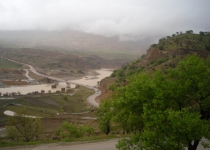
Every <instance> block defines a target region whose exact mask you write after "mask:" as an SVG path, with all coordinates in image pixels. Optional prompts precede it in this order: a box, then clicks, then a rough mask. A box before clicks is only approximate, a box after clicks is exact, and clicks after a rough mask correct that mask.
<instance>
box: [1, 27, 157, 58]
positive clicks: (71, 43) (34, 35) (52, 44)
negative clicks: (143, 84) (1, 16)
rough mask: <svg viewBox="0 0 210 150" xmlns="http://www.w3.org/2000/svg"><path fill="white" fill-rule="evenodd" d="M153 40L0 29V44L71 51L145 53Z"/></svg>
mask: <svg viewBox="0 0 210 150" xmlns="http://www.w3.org/2000/svg"><path fill="white" fill-rule="evenodd" d="M153 42H154V40H152V39H149V38H148V39H144V40H142V41H140V40H138V41H122V40H119V37H118V36H113V37H106V36H102V35H95V34H90V33H84V32H80V31H73V30H63V31H41V30H33V31H32V30H28V31H26V30H25V31H0V45H1V46H2V47H11V48H39V49H48V50H67V51H68V50H69V51H71V50H73V51H75V50H76V51H81V50H85V51H113V52H114V51H119V52H120V51H121V52H125V51H127V52H131V53H138V54H139V55H141V54H143V53H145V51H146V49H147V48H148V46H149V45H151V43H153Z"/></svg>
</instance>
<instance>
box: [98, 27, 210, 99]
mask: <svg viewBox="0 0 210 150" xmlns="http://www.w3.org/2000/svg"><path fill="white" fill-rule="evenodd" d="M188 54H197V55H199V56H200V57H203V58H205V57H208V56H209V54H210V33H209V32H202V31H201V32H200V34H193V33H192V31H191V30H189V31H186V33H184V34H183V33H181V34H180V33H177V34H173V35H172V36H166V38H161V39H160V40H159V43H158V44H152V45H151V46H150V47H149V49H148V50H147V53H146V54H145V55H142V56H141V57H140V58H139V59H137V60H135V61H133V62H131V63H129V64H127V65H124V66H123V67H122V68H121V69H119V70H115V71H114V72H113V73H112V75H111V77H110V78H109V79H105V80H104V81H102V82H101V89H102V91H104V95H103V96H102V97H104V96H105V95H107V93H109V92H110V90H112V88H114V86H122V85H125V84H128V83H127V78H128V77H129V76H131V75H133V74H135V73H138V72H142V71H143V72H147V73H150V74H152V73H153V72H154V71H155V70H158V69H160V70H162V71H163V72H167V69H169V68H174V67H176V65H177V64H178V62H179V61H180V60H181V59H183V58H184V57H185V56H186V55H188ZM108 80H109V81H110V82H109V81H108Z"/></svg>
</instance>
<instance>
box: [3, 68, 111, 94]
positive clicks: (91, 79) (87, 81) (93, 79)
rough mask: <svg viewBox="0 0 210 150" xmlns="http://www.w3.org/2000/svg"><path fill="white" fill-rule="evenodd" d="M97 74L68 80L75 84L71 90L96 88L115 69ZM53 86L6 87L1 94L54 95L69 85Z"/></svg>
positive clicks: (59, 84) (71, 86) (100, 71)
mask: <svg viewBox="0 0 210 150" xmlns="http://www.w3.org/2000/svg"><path fill="white" fill-rule="evenodd" d="M96 72H97V73H98V74H99V75H97V76H86V77H83V78H82V79H78V80H68V82H69V83H74V84H69V85H70V88H75V86H76V85H75V84H80V85H85V86H91V87H93V86H96V85H97V84H98V82H99V81H101V80H102V79H104V78H105V77H108V76H110V75H111V73H112V72H113V69H105V68H103V69H100V70H96ZM51 85H52V84H39V85H26V86H11V87H6V88H0V92H1V93H2V95H3V94H4V93H12V92H15V93H17V92H20V93H21V94H23V95H26V94H28V93H32V92H35V91H37V92H39V93H40V92H41V91H42V90H44V91H45V93H48V92H49V91H51V92H52V93H55V92H56V91H61V88H66V87H67V84H66V82H59V83H58V85H57V87H56V88H52V87H51Z"/></svg>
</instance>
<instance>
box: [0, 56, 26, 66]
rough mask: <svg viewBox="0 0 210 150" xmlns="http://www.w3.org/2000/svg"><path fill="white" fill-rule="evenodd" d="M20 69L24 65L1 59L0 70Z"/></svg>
mask: <svg viewBox="0 0 210 150" xmlns="http://www.w3.org/2000/svg"><path fill="white" fill-rule="evenodd" d="M8 68H9V69H20V68H23V65H21V64H17V63H14V62H11V61H8V60H5V59H2V58H0V69H8Z"/></svg>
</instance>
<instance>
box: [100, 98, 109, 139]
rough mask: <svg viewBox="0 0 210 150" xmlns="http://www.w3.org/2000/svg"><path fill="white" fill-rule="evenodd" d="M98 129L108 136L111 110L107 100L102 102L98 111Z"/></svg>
mask: <svg viewBox="0 0 210 150" xmlns="http://www.w3.org/2000/svg"><path fill="white" fill-rule="evenodd" d="M98 117H99V118H98V123H99V129H100V130H101V131H102V132H104V133H105V134H106V135H108V134H109V133H110V131H111V119H112V110H111V103H110V101H109V100H104V101H103V102H102V103H101V104H100V108H99V109H98Z"/></svg>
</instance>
